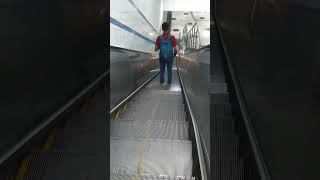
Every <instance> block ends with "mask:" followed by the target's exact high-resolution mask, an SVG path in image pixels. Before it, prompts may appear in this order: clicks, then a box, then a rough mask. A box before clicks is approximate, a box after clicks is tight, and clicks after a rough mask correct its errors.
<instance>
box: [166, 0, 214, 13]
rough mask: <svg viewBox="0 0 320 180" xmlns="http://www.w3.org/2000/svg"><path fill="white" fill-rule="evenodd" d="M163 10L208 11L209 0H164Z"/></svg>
mask: <svg viewBox="0 0 320 180" xmlns="http://www.w3.org/2000/svg"><path fill="white" fill-rule="evenodd" d="M164 11H205V12H210V0H164Z"/></svg>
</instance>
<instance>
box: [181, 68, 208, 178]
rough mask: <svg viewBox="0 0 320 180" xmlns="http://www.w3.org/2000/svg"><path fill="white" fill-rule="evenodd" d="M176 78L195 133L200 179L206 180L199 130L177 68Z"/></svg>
mask: <svg viewBox="0 0 320 180" xmlns="http://www.w3.org/2000/svg"><path fill="white" fill-rule="evenodd" d="M178 76H179V79H180V83H181V87H182V90H183V92H184V93H183V94H184V97H185V100H186V103H187V107H188V110H189V113H190V117H191V121H192V125H193V130H194V133H195V139H196V146H197V150H198V158H199V164H200V171H201V179H202V180H207V179H208V175H207V171H206V168H205V160H204V157H203V149H202V145H201V139H200V133H199V128H198V125H197V123H196V120H195V117H194V115H193V111H192V108H191V105H190V102H189V99H188V96H187V94H186V92H185V86H184V83H183V80H182V78H181V76H180V73H179V68H178Z"/></svg>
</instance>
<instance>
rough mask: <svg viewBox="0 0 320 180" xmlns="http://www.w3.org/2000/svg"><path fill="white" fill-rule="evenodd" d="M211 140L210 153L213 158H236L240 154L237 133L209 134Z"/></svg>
mask: <svg viewBox="0 0 320 180" xmlns="http://www.w3.org/2000/svg"><path fill="white" fill-rule="evenodd" d="M211 138H212V142H214V144H213V146H212V153H213V154H212V155H213V159H218V160H219V159H228V158H233V157H235V158H237V157H239V156H240V152H239V137H238V136H237V135H229V134H226V135H219V136H211Z"/></svg>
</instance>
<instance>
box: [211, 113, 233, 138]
mask: <svg viewBox="0 0 320 180" xmlns="http://www.w3.org/2000/svg"><path fill="white" fill-rule="evenodd" d="M211 123H213V129H212V130H211V132H213V134H216V135H219V134H220V135H223V134H226V133H235V130H236V128H235V120H234V119H233V118H225V117H220V118H219V117H217V118H214V121H213V122H211Z"/></svg>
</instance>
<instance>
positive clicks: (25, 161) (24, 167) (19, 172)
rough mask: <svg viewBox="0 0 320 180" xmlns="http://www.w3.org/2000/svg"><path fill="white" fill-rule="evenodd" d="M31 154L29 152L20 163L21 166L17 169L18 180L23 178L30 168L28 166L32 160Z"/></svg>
mask: <svg viewBox="0 0 320 180" xmlns="http://www.w3.org/2000/svg"><path fill="white" fill-rule="evenodd" d="M31 157H32V156H31V154H28V155H27V156H26V157H25V158H24V159H23V160H22V161H21V163H20V166H19V168H18V170H17V173H16V180H23V178H24V176H25V174H26V172H27V170H28V166H29V163H30V161H31Z"/></svg>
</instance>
